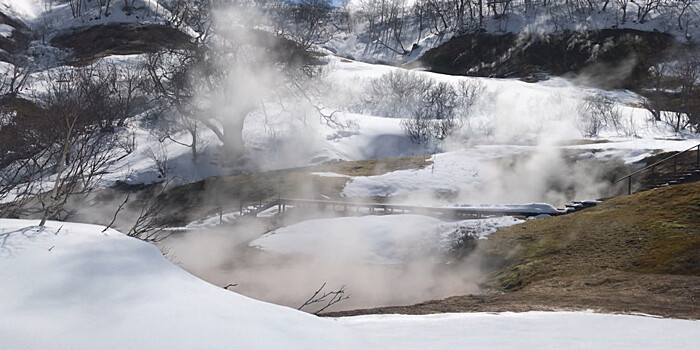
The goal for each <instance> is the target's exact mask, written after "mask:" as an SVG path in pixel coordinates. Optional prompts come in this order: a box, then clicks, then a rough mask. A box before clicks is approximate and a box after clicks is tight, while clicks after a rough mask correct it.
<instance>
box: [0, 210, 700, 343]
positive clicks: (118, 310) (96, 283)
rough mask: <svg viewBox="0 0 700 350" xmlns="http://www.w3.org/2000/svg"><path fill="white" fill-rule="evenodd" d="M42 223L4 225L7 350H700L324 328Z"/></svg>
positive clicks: (694, 334)
mask: <svg viewBox="0 0 700 350" xmlns="http://www.w3.org/2000/svg"><path fill="white" fill-rule="evenodd" d="M36 224H37V222H36V221H23V220H8V219H2V220H0V238H1V240H0V244H1V246H0V261H1V262H2V266H3V268H2V269H0V282H1V283H0V299H1V300H3V302H2V303H0V315H2V316H0V339H2V341H1V342H2V347H3V349H28V348H31V349H96V348H104V347H105V346H108V347H109V348H110V349H163V348H167V349H203V348H205V349H221V348H232V347H233V348H236V349H279V348H287V349H327V348H335V349H393V348H396V349H425V348H431V349H453V348H456V347H464V346H468V347H470V348H475V349H493V348H498V349H522V348H540V349H556V348H617V349H640V348H645V349H668V348H674V349H693V348H694V347H695V346H696V345H697V343H698V342H700V323H698V321H689V320H675V319H659V318H652V317H643V316H632V315H606V314H594V313H590V312H528V313H498V314H493V313H470V314H442V315H428V316H404V315H375V316H360V317H351V318H339V319H322V318H317V317H315V316H312V315H309V314H306V313H302V312H299V311H296V310H294V309H290V308H286V307H281V306H276V305H272V304H268V303H264V302H260V301H256V300H253V299H250V298H247V297H244V296H241V295H238V294H236V293H234V292H230V291H226V290H224V289H223V288H221V287H217V286H214V285H210V284H208V283H206V282H203V281H201V280H199V279H198V278H196V277H194V276H192V275H190V274H189V273H187V272H185V271H183V270H181V269H180V268H178V267H176V266H174V265H172V264H171V263H169V262H168V261H167V260H166V259H165V258H164V257H163V256H162V254H161V253H160V252H159V251H158V249H157V248H155V247H154V246H151V245H149V244H146V243H144V242H141V241H138V240H136V239H132V238H129V237H126V236H124V235H123V234H121V233H119V232H117V231H114V230H107V231H106V232H104V233H102V230H103V228H102V227H100V226H94V225H85V224H75V223H64V222H48V224H47V227H46V228H44V229H40V228H38V227H37V226H34V225H36ZM107 344H108V345H107Z"/></svg>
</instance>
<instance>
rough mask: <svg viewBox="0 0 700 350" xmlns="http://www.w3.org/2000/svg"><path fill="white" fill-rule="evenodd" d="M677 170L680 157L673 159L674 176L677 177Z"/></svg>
mask: <svg viewBox="0 0 700 350" xmlns="http://www.w3.org/2000/svg"><path fill="white" fill-rule="evenodd" d="M677 168H678V157H673V175H676V169H677Z"/></svg>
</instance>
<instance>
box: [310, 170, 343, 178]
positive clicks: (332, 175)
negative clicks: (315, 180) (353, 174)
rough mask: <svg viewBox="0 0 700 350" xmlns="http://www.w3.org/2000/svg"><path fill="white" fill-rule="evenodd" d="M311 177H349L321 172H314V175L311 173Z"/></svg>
mask: <svg viewBox="0 0 700 350" xmlns="http://www.w3.org/2000/svg"><path fill="white" fill-rule="evenodd" d="M311 175H316V176H320V177H342V178H347V177H350V176H348V175H343V174H338V173H331V172H323V171H321V172H314V173H311Z"/></svg>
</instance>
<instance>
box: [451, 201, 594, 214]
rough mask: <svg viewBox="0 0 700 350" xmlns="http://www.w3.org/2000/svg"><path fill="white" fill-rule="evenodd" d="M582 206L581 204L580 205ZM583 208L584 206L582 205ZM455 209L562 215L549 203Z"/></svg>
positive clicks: (470, 206)
mask: <svg viewBox="0 0 700 350" xmlns="http://www.w3.org/2000/svg"><path fill="white" fill-rule="evenodd" d="M579 205H581V204H579ZM581 206H582V205H581ZM453 207H457V208H462V209H470V210H473V211H479V210H483V211H484V212H493V211H499V212H502V213H522V212H527V213H540V214H550V215H556V214H559V213H561V211H560V210H559V209H557V208H555V207H553V206H552V205H551V204H547V203H530V204H502V205H489V204H482V205H468V204H455V205H453Z"/></svg>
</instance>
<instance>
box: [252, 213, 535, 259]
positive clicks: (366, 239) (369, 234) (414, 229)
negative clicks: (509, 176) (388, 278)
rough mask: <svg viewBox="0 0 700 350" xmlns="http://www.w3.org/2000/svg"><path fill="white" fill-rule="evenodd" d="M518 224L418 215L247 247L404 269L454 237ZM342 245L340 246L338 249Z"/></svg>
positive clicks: (305, 231) (338, 221)
mask: <svg viewBox="0 0 700 350" xmlns="http://www.w3.org/2000/svg"><path fill="white" fill-rule="evenodd" d="M520 222H522V220H518V219H515V218H512V217H499V218H489V219H480V220H464V221H458V222H445V221H442V220H439V219H435V218H432V217H428V216H423V215H408V214H407V215H387V216H362V217H345V218H331V219H316V220H308V221H303V222H301V223H298V224H294V225H291V226H287V227H282V228H280V229H277V230H275V231H272V232H270V233H267V234H265V235H264V236H263V237H261V238H258V239H256V240H254V241H252V242H251V243H250V246H252V247H258V248H260V249H262V250H264V251H268V252H274V253H277V254H284V255H294V256H306V257H311V258H314V259H321V260H330V261H346V262H353V263H357V262H359V263H368V264H386V265H392V264H405V263H407V262H409V261H411V260H412V259H414V258H416V257H421V256H426V255H428V254H431V253H435V252H438V251H442V252H447V251H449V249H450V248H451V247H452V245H453V244H454V240H456V239H460V238H461V237H456V236H455V234H454V232H455V230H456V229H457V228H459V227H469V228H471V229H472V232H473V233H474V234H475V235H476V236H478V237H485V236H486V235H488V234H490V233H493V232H495V231H496V230H497V229H498V228H499V227H504V226H510V225H515V224H518V223H520ZM339 242H342V244H339Z"/></svg>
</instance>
